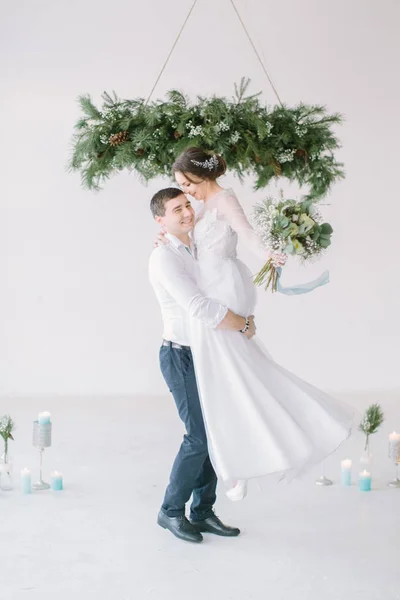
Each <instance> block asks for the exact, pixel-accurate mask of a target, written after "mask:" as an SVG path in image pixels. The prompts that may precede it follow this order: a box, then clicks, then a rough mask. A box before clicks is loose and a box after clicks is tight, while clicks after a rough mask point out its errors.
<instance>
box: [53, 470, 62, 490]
mask: <svg viewBox="0 0 400 600" xmlns="http://www.w3.org/2000/svg"><path fill="white" fill-rule="evenodd" d="M51 489H52V490H55V491H57V492H59V491H61V490H62V489H63V478H62V473H60V472H59V471H53V472H52V474H51Z"/></svg>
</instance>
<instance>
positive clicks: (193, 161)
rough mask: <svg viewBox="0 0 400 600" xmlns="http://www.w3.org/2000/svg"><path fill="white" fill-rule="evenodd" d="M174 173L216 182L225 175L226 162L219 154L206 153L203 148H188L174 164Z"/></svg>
mask: <svg viewBox="0 0 400 600" xmlns="http://www.w3.org/2000/svg"><path fill="white" fill-rule="evenodd" d="M172 171H173V173H176V172H177V171H179V172H180V173H184V174H185V175H188V174H189V175H195V176H196V177H200V178H201V179H209V180H211V181H215V180H216V179H218V177H221V176H222V175H224V173H225V171H226V162H225V160H224V159H223V158H222V156H220V155H219V154H215V153H213V152H206V151H205V150H203V149H202V148H194V147H193V148H188V149H187V150H185V151H184V152H183V153H182V154H181V155H180V156H178V158H177V159H176V161H175V162H174V164H173V166H172Z"/></svg>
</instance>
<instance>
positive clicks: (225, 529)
mask: <svg viewBox="0 0 400 600" xmlns="http://www.w3.org/2000/svg"><path fill="white" fill-rule="evenodd" d="M190 522H191V524H192V525H193V527H194V528H195V530H196V531H199V532H200V531H202V532H207V533H215V535H222V536H224V537H236V536H237V535H239V534H240V529H238V528H237V527H229V526H228V525H224V524H223V523H222V521H221V520H220V519H218V517H217V515H212V516H211V517H208V518H207V519H204V521H190Z"/></svg>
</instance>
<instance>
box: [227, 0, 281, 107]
mask: <svg viewBox="0 0 400 600" xmlns="http://www.w3.org/2000/svg"><path fill="white" fill-rule="evenodd" d="M230 3H231V4H232V6H233V9H234V11H235V13H236V15H237V17H238V19H239V21H240V23H241V25H242V27H243V29H244V32H245V34H246V35H247V37H248V39H249V42H250V44H251V46H252V48H253V50H254V52H255V55H256V57H257V58H258V61H259V63H260V65H261V68H262V70H263V71H264V73H265V75H266V77H267V79H268V81H269V83H270V85H271V87H272V89H273V90H274V93H275V96H276V97H277V98H278V102H279V104H280V105H281V106H283V103H282V100H281V99H280V97H279V94H278V92H277V90H276V87H275V86H274V84H273V81H272V79H271V77H270V75H269V73H268V71H267V69H266V68H265V65H264V63H263V61H262V60H261V56H260V54H259V52H258V50H257V48H256V46H255V44H254V42H253V40H252V39H251V36H250V33H249V32H248V30H247V27H246V25H245V24H244V22H243V19H242V17H241V16H240V13H239V11H238V9H237V8H236V5H235V2H234V0H230Z"/></svg>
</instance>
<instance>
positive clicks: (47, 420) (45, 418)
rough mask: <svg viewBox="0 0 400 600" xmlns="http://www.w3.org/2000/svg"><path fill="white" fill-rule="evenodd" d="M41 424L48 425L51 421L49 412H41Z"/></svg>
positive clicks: (39, 419)
mask: <svg viewBox="0 0 400 600" xmlns="http://www.w3.org/2000/svg"><path fill="white" fill-rule="evenodd" d="M38 421H39V425H48V424H49V423H50V413H49V412H41V413H39V418H38Z"/></svg>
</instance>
